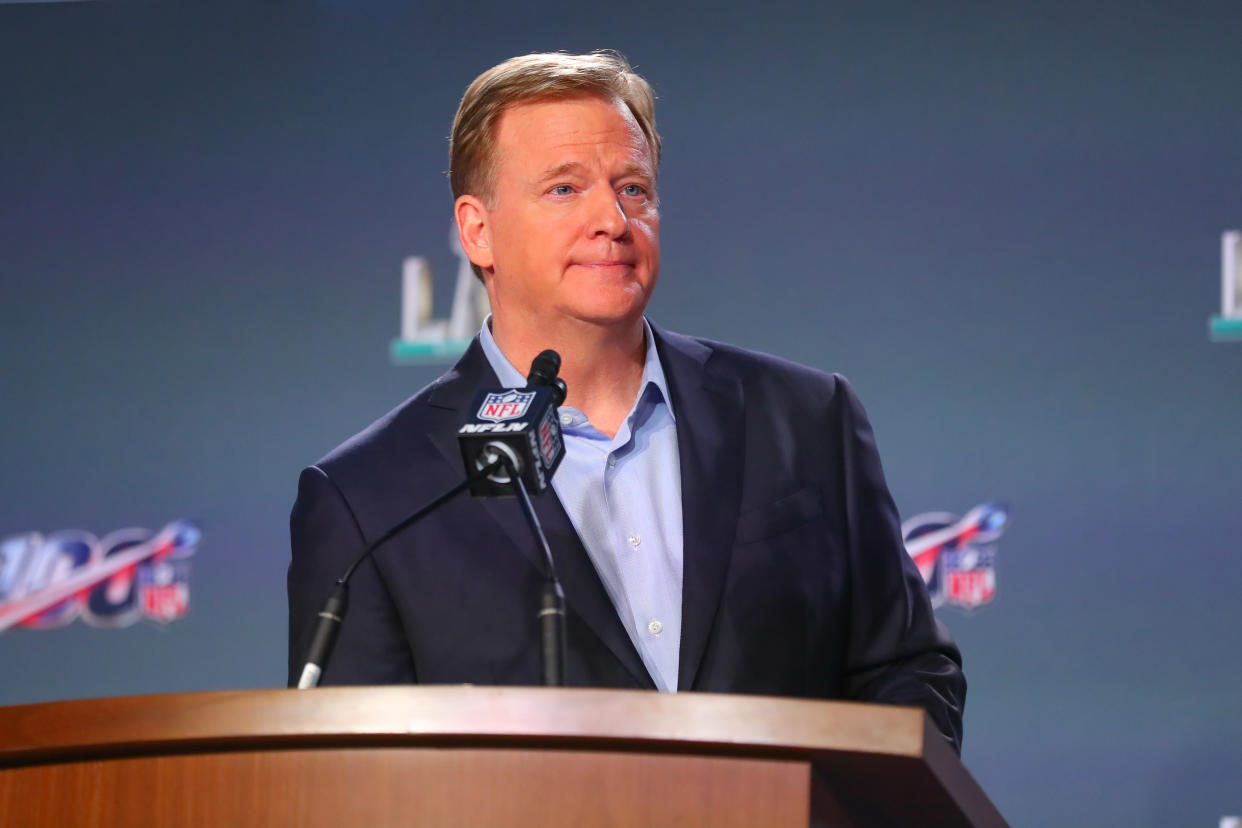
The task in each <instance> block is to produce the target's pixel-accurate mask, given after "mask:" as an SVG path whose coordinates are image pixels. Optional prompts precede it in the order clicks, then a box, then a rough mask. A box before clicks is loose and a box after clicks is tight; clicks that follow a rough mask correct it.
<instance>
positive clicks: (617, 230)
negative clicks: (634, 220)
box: [587, 187, 630, 239]
mask: <svg viewBox="0 0 1242 828" xmlns="http://www.w3.org/2000/svg"><path fill="white" fill-rule="evenodd" d="M594 190H595V191H594V192H593V193H591V198H590V211H591V212H590V216H589V224H588V226H587V232H588V235H590V236H592V237H594V236H601V235H602V236H606V237H608V238H610V239H621V238H624V237H625V236H627V235H629V232H630V218H629V216H627V215H626V214H625V209H624V208H623V207H622V206H621V201H620V200H619V199H618V198H617V194H616V193H614V192H612V189H611V188H609V187H596V188H594Z"/></svg>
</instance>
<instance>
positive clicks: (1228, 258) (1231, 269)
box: [1208, 230, 1242, 342]
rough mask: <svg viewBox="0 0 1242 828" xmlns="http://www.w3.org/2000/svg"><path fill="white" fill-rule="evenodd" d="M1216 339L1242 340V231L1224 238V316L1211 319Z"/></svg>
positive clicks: (1222, 236) (1222, 312)
mask: <svg viewBox="0 0 1242 828" xmlns="http://www.w3.org/2000/svg"><path fill="white" fill-rule="evenodd" d="M1208 330H1209V333H1210V334H1211V337H1212V339H1214V340H1216V341H1218V342H1227V341H1230V340H1233V341H1237V340H1242V230H1227V231H1225V232H1224V233H1222V234H1221V237H1220V316H1213V317H1212V318H1211V319H1209V320H1208Z"/></svg>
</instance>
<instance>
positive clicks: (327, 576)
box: [288, 466, 415, 687]
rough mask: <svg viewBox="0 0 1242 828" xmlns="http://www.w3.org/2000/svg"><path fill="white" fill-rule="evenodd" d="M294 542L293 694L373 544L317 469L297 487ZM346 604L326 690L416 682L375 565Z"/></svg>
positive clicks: (369, 563)
mask: <svg viewBox="0 0 1242 828" xmlns="http://www.w3.org/2000/svg"><path fill="white" fill-rule="evenodd" d="M289 537H290V543H291V546H292V553H293V559H292V562H291V563H290V564H289V581H288V586H289V686H290V687H294V686H296V685H297V682H298V678H299V676H300V675H301V672H302V665H303V664H304V663H305V658H306V653H307V650H308V649H309V648H310V640H311V636H312V635H313V633H314V629H315V625H316V623H317V622H318V620H319V619H318V613H319V611H320V610H321V609H322V608H323V604H324V601H326V600H327V599H328V596H329V595H330V594H331V593H332V590H333V588H334V586H335V584H336V580H337V578H340V577H341V575H342V574H344V572H345V570H346V568H347V567H348V566H349V565H350V564H351V563H352V562H353V561H354V559H355V558H356V557H357V556H358V554H359V553H360V552H361V551H362V550H363V549H364V548H365V546H366V544H367V542H368V541H369V539H368V538H366V537H364V534H363V532H362V530H361V529H360V528H359V526H358V521H357V520H356V518H355V516H354V513H353V511H352V510H351V509H350V507H349V504H348V503H347V501H346V499H345V497H344V495H343V494H342V493H341V491H340V490H339V489H338V488H337V486H336V485H335V484H334V483H333V481H332V480H331V479H330V478H329V477H328V475H327V474H326V473H325V472H324V471H323V470H322V469H321V468H319V467H318V466H311V467H309V468H307V469H305V470H304V471H303V472H302V476H301V477H300V478H299V480H298V498H297V501H296V502H295V503H294V506H293V513H292V514H291V515H290V517H289ZM349 597H350V602H349V611H348V614H347V615H346V617H345V621H344V623H343V624H342V625H341V629H340V630H339V632H338V634H337V640H336V646H335V648H334V650H333V654H332V657H331V658H330V659H329V661H328V664H327V665H326V666H324V671H323V675H322V677H321V683H322V684H401V683H409V682H413V681H414V680H415V672H414V662H413V658H412V657H411V655H410V649H409V646H408V644H407V643H406V638H405V635H404V630H403V628H402V625H401V621H400V618H399V617H398V615H397V612H396V609H395V607H394V605H393V602H392V600H391V598H390V597H389V594H388V590H387V588H386V587H385V585H384V582H383V579H382V578H380V576H379V572H378V570H377V568H376V566H375V562H374V559H368V560H366V561H364V562H363V563H362V564H361V565H360V566H359V567H358V569H357V571H355V572H354V575H353V578H352V579H351V581H350V596H349Z"/></svg>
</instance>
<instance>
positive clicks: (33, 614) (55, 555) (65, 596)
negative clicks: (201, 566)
mask: <svg viewBox="0 0 1242 828" xmlns="http://www.w3.org/2000/svg"><path fill="white" fill-rule="evenodd" d="M201 537H202V533H201V532H200V531H199V529H198V527H197V526H195V525H194V524H193V523H190V522H189V521H184V520H178V521H173V522H172V523H170V524H168V525H167V526H165V527H164V528H163V529H161V530H160V531H158V532H152V531H151V530H149V529H122V530H119V531H117V532H113V533H111V534H109V535H106V536H105V537H103V538H96V537H95V536H94V535H92V534H91V533H89V532H82V531H79V530H77V529H67V530H63V531H60V532H55V533H53V534H51V535H48V536H46V537H44V536H43V535H41V534H39V533H37V532H29V533H26V534H23V535H13V536H11V537H7V538H4V539H2V540H0V632H3V631H4V630H7V629H9V628H10V627H15V626H22V627H28V628H33V629H50V628H53V627H63V626H65V625H67V624H71V623H73V622H74V621H75V620H77V619H78V618H81V619H82V620H83V621H84V622H85V623H87V624H89V625H91V626H92V627H112V628H115V627H128V626H130V625H131V624H134V623H135V622H136V621H138V620H139V619H140V618H147V619H150V620H152V621H158V622H160V623H165V624H166V623H168V622H170V621H175V620H177V619H178V618H181V617H183V616H184V615H185V614H186V612H187V611H188V610H189V605H190V584H189V581H190V562H189V558H190V556H191V555H193V554H194V552H195V550H196V549H197V548H198V544H199V540H200V539H201Z"/></svg>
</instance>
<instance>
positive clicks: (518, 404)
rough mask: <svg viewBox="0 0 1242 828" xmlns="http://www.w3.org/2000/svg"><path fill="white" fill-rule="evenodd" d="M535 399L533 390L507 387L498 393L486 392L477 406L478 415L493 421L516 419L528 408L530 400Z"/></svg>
mask: <svg viewBox="0 0 1242 828" xmlns="http://www.w3.org/2000/svg"><path fill="white" fill-rule="evenodd" d="M533 399H535V392H534V391H516V390H514V389H509V390H508V391H504V392H501V393H499V394H488V395H487V396H486V397H484V398H483V404H482V405H481V406H479V414H478V417H479V419H480V420H488V421H490V422H493V423H499V422H503V421H505V420H516V419H517V418H518V417H521V416H522V415H523V414H525V413H526V409H528V408H530V403H531V400H533Z"/></svg>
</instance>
